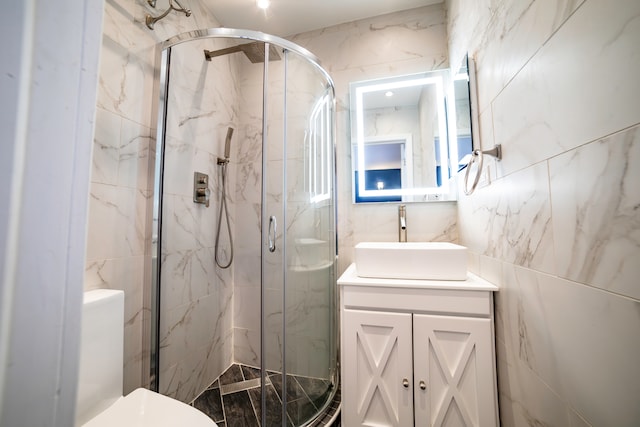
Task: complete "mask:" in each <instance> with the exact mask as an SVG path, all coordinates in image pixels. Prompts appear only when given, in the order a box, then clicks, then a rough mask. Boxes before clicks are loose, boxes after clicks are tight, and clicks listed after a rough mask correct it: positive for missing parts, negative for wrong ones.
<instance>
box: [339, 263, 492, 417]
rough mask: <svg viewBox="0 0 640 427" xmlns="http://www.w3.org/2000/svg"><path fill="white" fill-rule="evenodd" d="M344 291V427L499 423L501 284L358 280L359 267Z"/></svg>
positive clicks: (343, 283)
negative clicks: (497, 300)
mask: <svg viewBox="0 0 640 427" xmlns="http://www.w3.org/2000/svg"><path fill="white" fill-rule="evenodd" d="M338 285H339V286H340V295H341V301H340V305H341V331H342V333H341V348H342V352H341V353H342V361H341V370H342V425H343V426H345V427H355V426H374V425H384V426H402V427H405V426H413V425H415V426H478V427H485V426H492V427H493V426H497V425H498V416H497V413H498V412H497V409H498V408H497V392H496V375H495V351H494V337H493V292H494V291H496V290H497V287H496V286H494V285H492V284H490V283H488V282H486V281H484V280H482V279H480V278H478V277H476V276H474V275H471V274H470V275H469V278H468V279H467V280H466V281H459V282H457V281H431V280H398V279H372V278H361V277H358V276H357V275H356V271H355V267H354V266H353V265H352V266H351V267H349V269H348V270H347V271H346V272H345V273H344V274H343V275H342V277H340V279H339V280H338Z"/></svg>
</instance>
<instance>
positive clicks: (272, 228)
mask: <svg viewBox="0 0 640 427" xmlns="http://www.w3.org/2000/svg"><path fill="white" fill-rule="evenodd" d="M277 231H278V222H277V221H276V217H275V215H271V216H270V217H269V237H268V239H269V252H275V251H276V232H277Z"/></svg>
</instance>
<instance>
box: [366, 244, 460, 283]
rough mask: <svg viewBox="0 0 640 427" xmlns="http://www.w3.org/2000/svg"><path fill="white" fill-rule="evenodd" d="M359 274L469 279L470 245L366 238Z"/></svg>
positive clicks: (394, 277) (384, 277)
mask: <svg viewBox="0 0 640 427" xmlns="http://www.w3.org/2000/svg"><path fill="white" fill-rule="evenodd" d="M355 263H356V271H357V275H358V276H360V277H374V278H380V279H423V280H466V279H467V248H465V247H464V246H460V245H456V244H454V243H447V242H363V243H358V244H357V245H356V247H355Z"/></svg>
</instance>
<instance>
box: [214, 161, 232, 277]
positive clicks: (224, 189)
mask: <svg viewBox="0 0 640 427" xmlns="http://www.w3.org/2000/svg"><path fill="white" fill-rule="evenodd" d="M228 164H229V160H228V159H227V160H226V161H225V162H223V163H219V165H220V166H221V167H222V169H221V170H222V196H221V197H220V211H219V212H218V227H217V231H216V245H215V252H216V253H215V258H216V264H217V265H218V267H220V268H229V266H230V265H231V263H232V262H233V237H232V236H231V224H230V223H229V211H228V210H227V165H228ZM223 211H224V216H225V220H226V222H227V233H228V234H229V246H230V248H231V249H230V255H229V262H227V263H226V264H223V263H221V262H220V258H219V257H218V252H219V243H220V228H221V225H222V212H223Z"/></svg>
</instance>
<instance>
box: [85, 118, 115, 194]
mask: <svg viewBox="0 0 640 427" xmlns="http://www.w3.org/2000/svg"><path fill="white" fill-rule="evenodd" d="M121 125H122V118H121V117H120V116H118V115H117V114H114V113H111V112H109V111H106V110H103V109H101V108H98V109H97V111H96V124H95V136H94V141H93V157H92V163H93V167H92V169H91V182H96V183H100V184H112V185H115V184H117V182H118V165H119V163H120V162H119V153H118V151H119V148H120V128H121Z"/></svg>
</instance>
